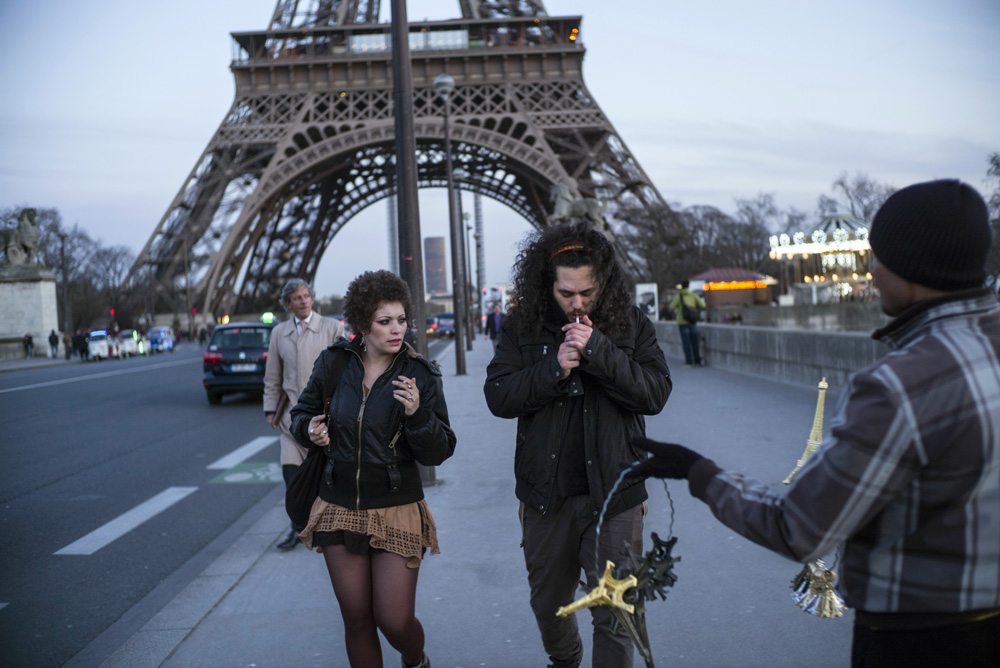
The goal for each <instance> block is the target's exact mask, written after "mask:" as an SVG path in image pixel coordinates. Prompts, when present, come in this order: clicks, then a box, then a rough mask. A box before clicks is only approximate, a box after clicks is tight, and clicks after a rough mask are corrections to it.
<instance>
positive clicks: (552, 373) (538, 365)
mask: <svg viewBox="0 0 1000 668" xmlns="http://www.w3.org/2000/svg"><path fill="white" fill-rule="evenodd" d="M630 316H631V322H630V323H629V326H628V327H627V328H626V331H625V333H624V334H623V335H622V336H621V337H620V338H617V339H615V340H614V341H612V340H610V339H609V338H608V337H606V336H605V335H604V334H603V333H601V332H600V331H598V330H597V329H596V328H595V329H594V333H593V334H592V335H591V337H590V340H589V341H588V342H587V345H586V346H585V347H584V351H583V355H582V359H581V363H580V366H579V367H578V368H576V369H574V370H573V372H572V373H570V375H569V376H568V377H567V378H565V379H563V378H562V373H563V370H562V367H560V366H559V361H558V360H557V358H556V356H557V353H558V351H559V345H560V344H561V343H562V342H563V340H564V339H565V334H564V332H562V330H561V327H562V323H555V322H550V323H545V324H544V325H543V331H542V333H541V334H540V335H539V336H524V337H519V336H518V335H517V333H516V332H515V331H514V329H513V327H512V326H511V325H512V324H513V323H512V322H511V320H512V319H513V318H514V317H516V316H511V317H510V318H508V319H506V321H505V322H504V324H503V329H502V331H501V333H500V341H499V343H498V345H497V350H496V355H495V356H494V357H493V361H492V362H490V365H489V367H488V368H487V370H486V385H485V387H484V388H483V389H484V392H485V393H486V403H487V404H488V405H489V408H490V411H492V413H493V414H494V415H496V416H497V417H502V418H517V443H516V449H515V451H514V474H515V477H516V480H517V485H516V489H515V493H516V495H517V498H518V499H520V500H521V501H522V502H524V503H525V504H526V505H527V506H530V507H531V508H534V509H535V510H537V511H539V512H541V513H545V512H547V511H548V510H549V509H550V508H552V506H553V503H554V502H555V497H556V494H557V485H556V470H557V467H558V465H559V454H560V451H561V439H562V438H563V437H564V436H565V434H566V419H567V407H566V403H567V402H566V400H567V399H569V398H571V397H578V396H581V395H582V396H583V400H584V404H583V414H584V429H583V432H584V453H585V457H586V462H587V483H588V487H589V489H590V499H591V506H592V508H593V511H594V513H595V516H596V514H597V512H598V511H600V509H601V506H602V505H603V503H604V498H605V496H607V493H608V491H609V490H610V489H611V487H612V485H614V483H615V480H616V479H617V478H618V474H619V472H620V470H621V464H622V463H625V462H632V461H635V460H637V459H639V454H638V453H637V452H636V451H635V450H634V449H633V448H632V445H631V443H630V438H631V437H632V436H635V435H638V434H643V433H644V432H645V418H644V417H643V416H644V415H656V414H657V413H659V412H660V411H661V410H662V409H663V405H664V404H665V403H666V402H667V397H669V396H670V390H671V388H672V387H673V383H672V382H671V380H670V371H669V369H668V368H667V363H666V360H664V358H663V351H661V350H660V347H659V345H658V344H657V343H656V331H655V330H654V329H653V325H652V323H650V322H649V319H648V318H647V317H646V316H645V315H643V314H642V312H641V311H640V310H639V309H638V308H636V307H634V306H633V307H632V309H631V311H630ZM646 496H647V495H646V488H645V485H644V484H643V481H642V480H632V481H626V482H624V483H622V485H621V486H620V487H619V489H618V492H617V493H616V494H615V498H613V499H612V501H611V504H610V505H609V507H608V514H609V516H612V515H615V514H617V513H620V512H622V511H624V510H627V509H629V508H631V507H633V506H635V505H637V504H639V503H642V502H643V501H645V500H646Z"/></svg>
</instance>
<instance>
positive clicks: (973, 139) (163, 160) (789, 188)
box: [0, 0, 1000, 295]
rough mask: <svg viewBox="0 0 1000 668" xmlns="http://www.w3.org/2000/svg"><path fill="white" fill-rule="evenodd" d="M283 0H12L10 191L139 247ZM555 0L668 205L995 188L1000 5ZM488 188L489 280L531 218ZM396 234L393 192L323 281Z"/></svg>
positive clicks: (728, 206) (439, 14)
mask: <svg viewBox="0 0 1000 668" xmlns="http://www.w3.org/2000/svg"><path fill="white" fill-rule="evenodd" d="M274 4H275V3H274V1H273V0H211V1H209V2H204V1H200V2H193V1H191V0H175V1H174V2H171V3H135V2H126V1H125V0H90V1H89V2H86V3H82V2H69V1H68V0H35V1H33V2H5V3H2V4H0V40H2V43H3V44H4V45H5V47H6V52H7V57H6V61H5V62H6V64H5V66H4V67H3V69H2V70H0V91H2V97H3V102H2V103H0V146H2V147H3V149H2V151H0V206H21V205H31V206H37V207H56V208H58V209H59V211H60V212H61V214H62V216H63V220H64V221H65V222H66V223H68V224H70V225H72V224H74V223H78V224H79V225H80V226H81V227H83V228H84V229H86V230H87V231H88V232H89V233H90V234H91V235H92V236H94V237H97V238H100V239H101V240H102V241H104V242H105V243H107V244H112V243H122V244H126V245H128V246H129V247H131V248H132V249H133V250H134V251H135V252H138V251H139V249H141V248H142V246H143V245H144V244H145V242H146V241H147V240H148V238H149V235H150V234H151V233H152V231H153V229H154V227H155V225H156V224H157V222H158V221H159V219H160V218H161V217H162V215H163V214H164V212H165V209H166V207H167V205H168V204H169V203H170V201H171V200H172V198H173V196H174V195H175V193H176V192H177V190H178V188H179V187H180V186H181V183H182V181H183V179H184V178H185V177H186V175H187V174H188V172H189V171H190V170H191V168H192V167H193V165H194V163H195V161H196V160H197V159H198V157H199V156H200V154H201V152H202V150H203V149H204V148H205V145H206V144H207V143H208V141H209V139H210V138H211V136H212V134H213V133H214V132H215V129H216V128H217V127H218V125H219V123H220V121H221V120H222V118H223V116H224V115H225V113H226V112H227V110H228V109H229V106H230V104H231V103H232V99H233V83H232V75H231V74H230V72H229V70H228V64H229V61H230V58H231V55H232V53H231V49H230V38H229V32H231V31H238V30H258V29H264V28H265V27H266V26H267V22H268V19H269V18H270V15H271V12H272V11H273V9H274ZM382 5H383V7H382V17H383V20H387V19H388V16H389V2H388V1H385V2H383V3H382ZM408 6H409V9H408V11H409V17H410V20H412V21H418V20H421V19H424V18H427V19H431V20H435V19H445V18H454V17H456V16H458V14H459V11H458V3H457V2H455V1H452V0H423V1H418V0H410V2H409V3H408ZM545 6H546V9H547V10H548V12H549V14H550V15H571V14H581V15H582V16H583V17H584V18H583V26H582V41H583V44H584V45H585V46H586V48H587V56H586V59H585V63H584V80H585V82H586V83H587V86H588V88H589V89H590V91H591V93H592V94H593V95H594V97H595V99H596V100H597V102H598V104H600V105H601V107H602V109H603V110H604V112H605V113H606V114H607V115H608V117H609V118H610V119H611V121H612V123H613V124H614V125H615V128H616V129H617V130H618V132H619V134H620V135H621V136H622V138H623V139H624V141H625V142H626V144H627V145H628V147H629V149H630V150H631V151H632V153H633V154H634V155H635V156H636V157H637V158H638V160H639V162H640V163H641V164H642V166H643V168H644V169H645V170H646V172H647V174H649V176H650V178H651V179H652V180H653V182H654V184H655V185H656V186H657V188H658V189H659V191H660V193H661V194H662V195H663V197H664V198H665V199H666V200H667V201H669V202H672V203H677V204H681V205H684V206H688V205H693V204H710V205H713V206H716V207H718V208H720V209H722V210H724V211H728V212H730V213H732V212H733V211H734V210H735V205H734V200H735V199H737V198H750V197H754V196H755V195H756V194H757V193H759V192H768V193H773V194H774V195H775V197H776V200H777V203H778V205H779V206H781V207H783V208H785V207H789V206H794V207H796V208H798V209H800V210H803V211H806V212H810V213H811V212H813V211H814V210H815V206H816V199H817V197H818V196H819V195H820V194H823V193H827V194H829V192H830V184H831V182H832V181H833V180H834V178H836V177H837V175H838V174H839V173H840V172H841V171H843V170H848V171H850V172H851V173H854V172H856V171H863V172H866V173H867V174H868V175H869V176H871V177H872V178H874V179H876V180H878V181H881V182H886V183H890V184H892V185H894V186H896V187H902V186H904V185H908V184H910V183H914V182H917V181H921V180H927V179H932V178H941V177H958V178H961V179H963V180H965V181H968V182H969V183H971V184H972V185H973V186H975V187H977V188H979V189H981V190H982V189H983V188H984V178H985V174H986V167H987V164H986V159H987V156H988V155H989V154H990V153H991V152H994V151H1000V3H998V2H997V1H996V0H949V2H940V1H939V0H881V1H880V2H870V1H868V2H863V1H861V0H833V1H829V0H828V1H826V2H811V1H809V0H797V1H796V0H761V1H759V2H754V3H746V2H740V1H739V0H718V1H715V2H703V3H692V2H679V1H675V0H660V1H657V2H650V1H648V0H646V1H641V2H640V1H638V0H618V1H616V2H602V1H599V0H546V1H545ZM420 197H421V226H422V231H423V234H424V236H446V217H445V198H444V194H443V191H442V190H440V189H435V190H421V191H420ZM485 202H486V207H485V211H486V246H487V278H488V281H489V282H490V283H496V282H503V281H506V279H507V276H508V271H509V268H510V264H511V261H512V259H513V257H514V253H515V246H516V243H517V241H518V240H519V239H520V238H521V237H522V236H523V234H524V233H525V232H526V231H527V230H528V225H527V223H525V222H524V221H523V220H522V219H521V218H519V217H518V216H517V215H516V214H514V213H513V212H511V211H509V210H507V209H506V208H505V207H503V206H502V205H499V204H496V203H494V202H492V201H491V200H485ZM465 206H466V210H467V211H471V207H472V196H471V195H470V194H466V195H465ZM385 247H386V209H385V205H384V203H378V204H376V205H374V206H373V207H371V208H369V209H368V210H366V211H364V212H362V213H361V214H359V215H358V216H357V217H355V218H354V219H353V220H352V221H351V222H350V223H349V224H348V225H347V227H346V228H345V229H344V230H343V231H342V232H341V233H340V234H339V235H338V237H337V238H336V239H334V241H333V243H332V244H331V246H330V249H329V251H330V252H328V253H327V256H326V257H325V258H324V260H323V262H322V264H321V267H320V270H319V274H318V276H317V279H316V288H317V291H318V292H319V294H321V295H328V294H342V293H343V290H344V287H346V284H347V282H349V281H350V279H351V278H353V277H354V276H355V275H357V274H358V273H360V272H361V271H364V270H366V269H375V268H380V267H384V266H387V258H386V253H385V251H384V250H382V249H384V248H385Z"/></svg>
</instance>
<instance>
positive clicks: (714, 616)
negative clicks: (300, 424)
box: [71, 339, 852, 668]
mask: <svg viewBox="0 0 1000 668" xmlns="http://www.w3.org/2000/svg"><path fill="white" fill-rule="evenodd" d="M491 357H492V347H491V346H490V345H489V343H488V342H486V341H483V340H482V339H480V340H477V341H476V342H475V350H474V351H472V352H468V353H467V356H466V359H467V366H468V371H469V373H468V375H466V376H461V377H459V376H455V375H454V356H453V352H452V349H449V350H448V352H446V353H445V354H444V355H442V356H441V359H439V361H440V362H441V365H442V368H443V371H444V375H445V378H444V380H445V394H446V397H447V399H448V407H449V412H450V416H451V421H452V426H453V428H454V429H455V432H456V434H457V435H458V447H457V449H456V453H455V456H454V457H453V458H452V459H451V460H449V461H447V462H445V463H444V464H443V465H442V466H439V467H437V469H436V475H437V482H438V484H437V485H435V486H434V487H430V488H428V489H427V490H426V497H427V502H428V504H429V505H430V507H431V510H432V512H433V513H434V515H435V519H436V521H437V525H438V530H439V538H440V542H441V554H440V555H435V556H428V558H427V559H426V560H425V561H424V563H423V565H422V566H421V573H420V582H419V585H418V589H417V615H418V617H419V618H420V620H421V622H422V624H423V626H424V629H425V631H426V634H427V654H428V655H429V656H430V657H431V659H432V662H433V664H434V666H435V667H436V668H443V667H457V666H462V667H466V666H494V667H499V668H522V667H525V666H544V665H545V664H546V659H547V657H546V654H545V652H544V650H543V649H542V646H541V642H540V640H539V636H538V631H537V628H536V626H535V621H534V618H533V616H532V614H531V611H530V608H529V605H528V586H527V582H526V577H525V571H524V563H523V559H522V555H521V551H520V549H519V541H520V527H519V524H518V520H517V507H518V504H517V501H516V499H515V497H514V479H513V451H514V447H513V446H514V437H515V422H514V421H509V420H500V419H498V418H494V417H493V416H492V415H490V413H489V411H488V410H487V408H486V404H485V400H484V398H483V393H482V385H483V380H484V378H485V368H486V365H487V364H488V362H489V360H490V358H491ZM668 362H669V363H670V366H671V371H672V375H673V378H674V395H673V396H672V397H671V399H670V401H669V402H668V404H667V408H666V409H665V410H664V411H663V413H661V414H660V415H659V416H655V417H653V418H650V419H649V420H648V421H647V431H648V433H649V434H650V435H651V436H653V437H658V438H663V439H670V440H676V441H678V442H682V443H687V444H689V445H691V446H692V447H696V448H697V449H699V450H702V451H703V452H705V454H708V455H710V456H712V457H714V458H716V460H717V461H719V463H720V465H723V466H731V467H733V468H736V469H737V470H743V471H745V472H747V473H748V474H751V475H755V476H757V477H760V478H762V479H764V480H768V481H771V482H775V483H780V480H781V479H782V478H783V477H784V476H785V475H786V474H787V473H788V471H789V470H790V469H791V468H792V467H793V466H794V464H795V461H796V459H797V458H798V457H799V455H800V454H801V451H802V448H803V447H804V445H805V440H806V437H807V436H808V433H809V429H810V427H811V425H812V420H813V412H814V410H815V406H816V393H815V390H814V389H810V388H802V387H800V386H792V385H787V384H779V383H773V382H771V381H768V380H766V379H761V378H756V377H753V376H746V375H739V374H732V373H727V372H725V371H722V370H716V369H712V368H702V369H683V368H681V361H680V360H676V359H673V360H670V359H668ZM830 409H832V406H829V407H828V411H829V410H830ZM828 414H829V413H828ZM647 487H648V489H649V492H650V514H649V516H648V517H647V521H646V531H645V534H646V541H647V546H648V542H649V538H648V536H649V534H650V532H652V531H656V532H657V533H659V535H660V536H661V537H665V536H666V535H667V534H668V531H669V523H670V510H669V506H668V502H667V497H666V494H665V493H664V491H663V488H662V486H661V485H660V484H659V483H658V482H650V483H648V485H647ZM669 490H670V494H671V496H672V498H673V503H674V506H675V516H676V519H675V524H674V533H675V534H676V535H677V536H678V537H679V542H678V545H677V548H676V549H675V554H678V555H680V556H681V557H682V560H681V563H679V564H678V566H677V568H676V571H677V574H678V576H679V579H678V582H677V584H676V586H675V587H674V588H673V589H672V590H671V591H670V595H669V597H668V600H667V601H665V602H664V601H653V602H651V603H650V604H649V605H648V607H647V623H648V628H649V635H650V638H651V643H652V648H653V655H654V657H655V659H656V661H657V664H658V665H661V666H712V667H719V666H740V667H746V666H769V667H773V666H789V667H793V666H794V667H801V666H806V665H808V666H813V667H819V666H843V665H846V664H847V663H848V662H849V648H850V632H851V629H850V624H851V621H850V620H851V618H852V616H851V614H850V613H848V614H847V615H846V616H845V617H844V618H841V619H836V620H828V619H818V618H816V617H812V616H810V615H807V614H806V613H804V612H802V611H800V610H798V609H796V608H795V606H794V603H793V602H792V600H791V597H790V590H789V588H788V582H789V580H790V579H791V578H792V577H793V576H794V575H795V574H796V573H797V572H798V570H799V566H798V565H796V564H795V563H793V562H790V561H787V560H785V559H783V558H781V557H778V556H776V555H774V554H772V553H770V552H767V551H766V550H764V549H762V548H759V547H756V546H754V545H752V544H751V543H749V542H748V541H746V540H744V539H743V538H741V537H739V536H736V535H735V534H733V532H731V531H730V530H728V529H726V528H725V527H723V526H722V525H721V524H719V523H718V522H716V521H715V520H714V518H712V517H711V514H710V513H709V511H708V510H707V508H706V507H705V506H704V505H703V504H701V503H700V502H698V501H696V500H694V499H692V498H691V497H690V495H689V494H688V492H687V488H686V484H682V483H671V485H670V488H669ZM281 492H282V490H281V489H275V491H274V493H272V494H271V495H269V496H268V497H267V502H268V503H270V504H271V507H270V508H269V509H267V510H266V512H264V514H263V516H262V517H260V519H259V520H257V521H256V522H255V523H254V524H253V525H252V526H251V527H250V529H249V530H248V531H246V533H245V534H243V535H242V536H241V537H240V538H238V539H237V540H236V541H235V542H234V543H233V544H232V545H231V546H230V547H228V549H226V550H225V551H224V552H223V554H222V555H221V556H220V557H218V559H216V560H215V561H214V563H212V564H211V565H210V566H209V567H208V568H206V569H205V570H204V571H203V572H202V573H201V574H200V576H198V577H197V578H195V579H194V580H193V581H192V582H191V583H190V584H189V585H188V586H187V587H186V588H185V589H184V590H183V591H182V592H181V593H180V594H179V595H177V596H176V597H175V598H174V599H173V600H171V601H170V602H169V603H168V604H167V605H165V607H163V608H162V610H160V611H159V613H158V614H156V615H155V616H153V617H152V619H150V620H149V621H148V623H146V624H145V625H144V626H143V627H142V629H141V630H140V631H139V632H138V633H136V634H135V635H134V636H132V637H131V638H130V639H129V640H128V641H127V642H125V643H124V644H123V645H122V646H121V647H120V648H119V649H118V650H117V652H115V653H114V654H113V655H112V656H110V658H108V659H107V660H106V661H105V662H104V663H103V664H102V665H103V666H105V667H106V668H117V667H122V668H124V667H128V668H147V667H148V668H153V667H158V666H162V667H164V668H181V667H192V668H194V667H197V668H202V667H204V666H232V667H246V666H255V667H258V668H266V667H275V668H281V667H284V666H303V667H306V666H331V665H334V666H344V665H347V661H346V654H345V650H344V644H343V626H342V623H341V620H340V614H339V610H338V608H337V602H336V599H335V597H334V595H333V590H332V587H331V586H330V581H329V577H328V575H327V573H326V568H325V565H324V562H323V559H322V557H321V556H320V555H318V554H316V553H314V552H307V551H306V550H305V549H304V548H303V547H302V546H299V547H297V548H296V549H295V550H292V551H290V552H281V551H278V550H276V549H275V547H274V545H275V543H276V542H277V541H278V540H279V539H280V538H281V537H282V535H283V534H284V531H285V529H286V527H287V524H288V520H287V518H286V516H285V512H284V505H283V502H284V497H283V494H282V493H281ZM577 618H578V622H579V624H580V628H581V633H582V634H583V635H584V638H585V643H584V644H585V646H586V648H587V653H588V655H587V657H586V658H585V662H584V665H585V666H589V665H590V662H589V650H590V648H589V644H590V643H589V636H590V623H589V615H587V614H585V613H584V614H579V615H578V616H577ZM383 651H384V659H385V665H386V666H396V665H399V655H398V653H396V652H395V651H394V650H393V649H392V648H391V647H389V646H388V645H387V644H385V643H384V642H383ZM71 664H72V662H71ZM643 665H644V664H643V663H642V661H641V659H639V658H638V655H637V658H636V662H635V666H643Z"/></svg>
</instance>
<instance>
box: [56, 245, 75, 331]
mask: <svg viewBox="0 0 1000 668" xmlns="http://www.w3.org/2000/svg"><path fill="white" fill-rule="evenodd" d="M58 234H59V242H60V246H59V256H60V257H59V261H60V263H61V264H62V295H63V312H62V325H63V331H64V332H71V331H73V328H72V326H71V325H70V322H69V318H70V311H69V278H68V277H67V276H66V233H65V232H59V233H58Z"/></svg>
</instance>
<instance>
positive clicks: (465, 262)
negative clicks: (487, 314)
mask: <svg viewBox="0 0 1000 668" xmlns="http://www.w3.org/2000/svg"><path fill="white" fill-rule="evenodd" d="M452 177H453V178H454V179H455V181H456V183H461V182H462V181H468V180H469V172H468V171H466V170H465V168H463V167H457V168H456V169H455V171H454V172H452ZM455 202H456V210H457V211H458V229H459V232H458V245H459V249H458V254H459V259H460V261H461V262H462V266H463V267H464V273H465V275H464V276H463V277H462V279H463V280H462V304H463V305H464V306H465V312H464V314H463V315H464V316H465V349H466V350H472V340H473V339H474V338H475V334H474V332H475V329H474V327H473V324H472V303H471V301H472V299H471V295H470V294H469V282H470V280H471V276H472V275H471V274H470V273H469V245H468V244H467V243H466V237H465V225H466V222H465V219H466V216H468V215H469V214H467V213H463V211H462V190H461V189H460V188H456V189H455Z"/></svg>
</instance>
